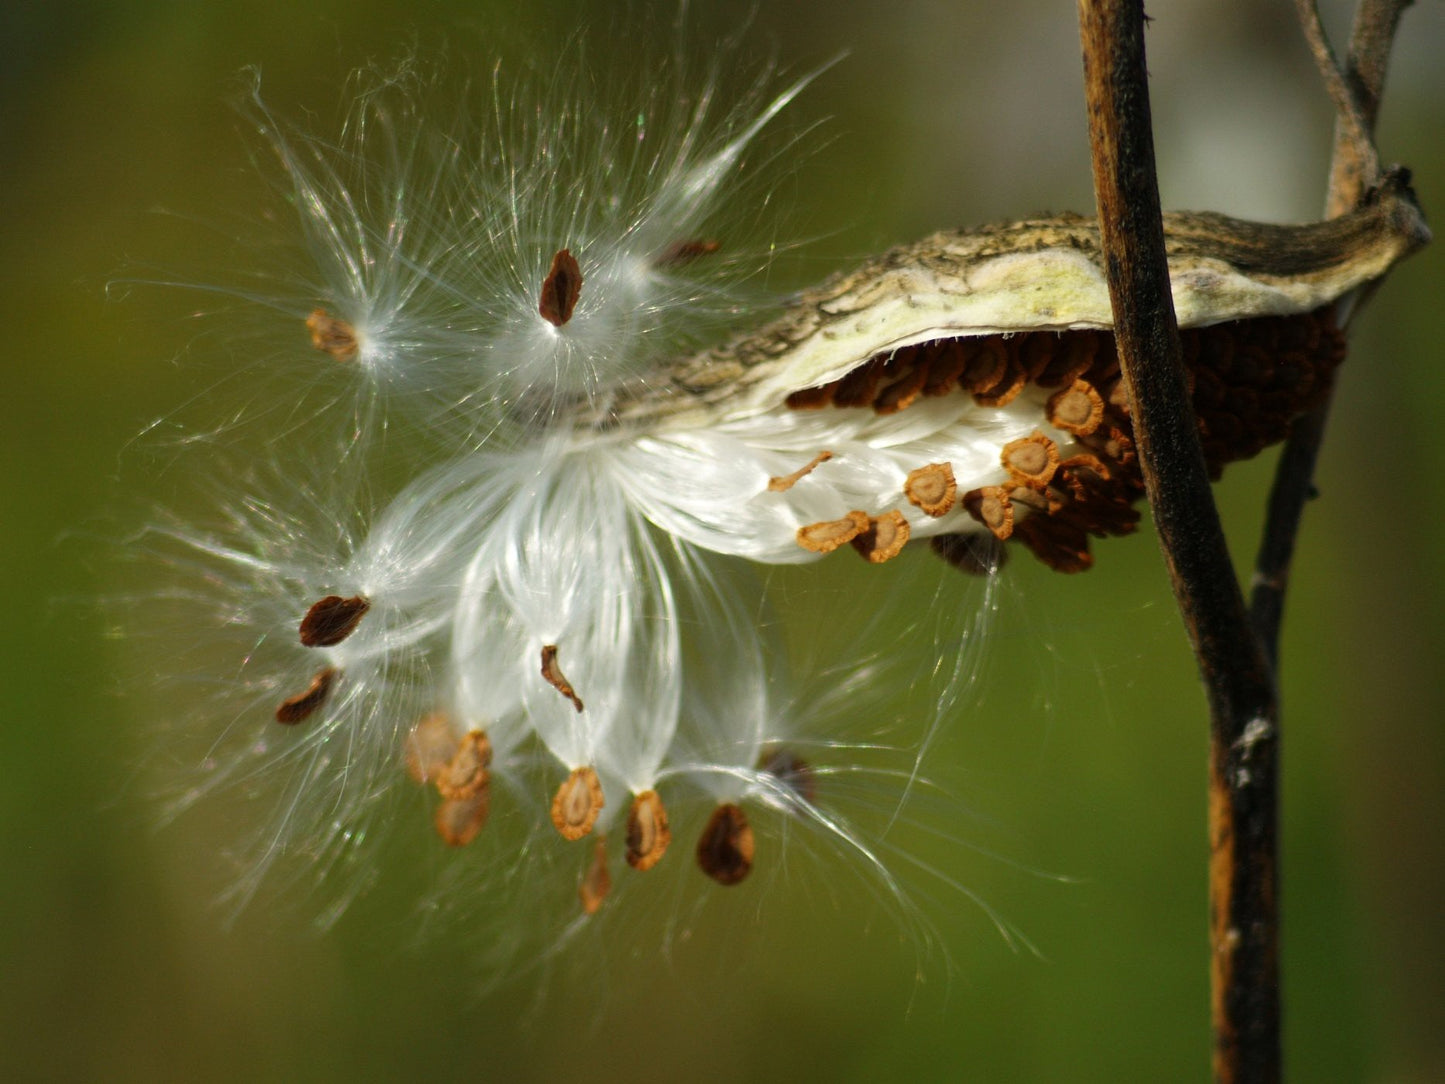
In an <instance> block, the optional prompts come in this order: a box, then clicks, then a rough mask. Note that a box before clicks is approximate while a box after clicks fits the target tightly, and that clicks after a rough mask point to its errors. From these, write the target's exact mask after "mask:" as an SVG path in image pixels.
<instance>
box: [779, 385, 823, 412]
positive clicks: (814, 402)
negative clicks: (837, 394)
mask: <svg viewBox="0 0 1445 1084" xmlns="http://www.w3.org/2000/svg"><path fill="white" fill-rule="evenodd" d="M833 390H834V385H832V384H823V385H821V386H820V387H816V388H801V389H799V390H798V391H795V392H793V393H792V394H791V395H789V396H788V398H787V399H786V400H784V402H785V403H786V405H787V407H788V409H789V410H822V409H823V408H824V407H826V406H828V405H830V404H831V403H832V402H833Z"/></svg>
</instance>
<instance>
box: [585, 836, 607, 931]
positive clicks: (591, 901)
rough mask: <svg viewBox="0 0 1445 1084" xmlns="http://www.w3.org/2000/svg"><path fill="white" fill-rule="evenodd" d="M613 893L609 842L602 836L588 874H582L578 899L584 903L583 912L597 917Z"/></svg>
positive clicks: (594, 847) (593, 850)
mask: <svg viewBox="0 0 1445 1084" xmlns="http://www.w3.org/2000/svg"><path fill="white" fill-rule="evenodd" d="M611 892H612V874H610V873H608V872H607V841H606V840H604V839H603V838H602V837H601V836H598V837H597V843H596V844H595V845H594V846H593V848H592V861H591V862H590V863H589V864H588V866H587V872H585V873H584V874H582V883H581V884H579V885H578V886H577V898H578V899H580V900H581V901H582V910H583V911H585V912H586V913H587V914H589V915H595V914H596V913H597V912H598V910H599V909H601V907H602V905H603V904H604V903H606V902H607V897H608V896H609V895H610V894H611Z"/></svg>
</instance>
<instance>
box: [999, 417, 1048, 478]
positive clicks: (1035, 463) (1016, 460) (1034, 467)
mask: <svg viewBox="0 0 1445 1084" xmlns="http://www.w3.org/2000/svg"><path fill="white" fill-rule="evenodd" d="M999 458H1000V460H1002V462H1003V465H1004V469H1005V470H1007V471H1008V472H1009V473H1010V474H1012V475H1013V476H1014V477H1015V478H1017V479H1018V480H1019V481H1021V482H1027V483H1029V484H1031V485H1040V486H1041V485H1047V484H1048V482H1049V479H1051V478H1052V477H1053V476H1054V471H1056V470H1058V469H1059V448H1058V445H1056V444H1055V443H1054V442H1053V441H1051V440H1050V439H1049V438H1048V437H1046V436H1044V435H1043V434H1042V433H1040V432H1038V431H1037V430H1035V431H1034V432H1033V434H1032V435H1030V436H1027V437H1020V438H1019V439H1018V440H1011V441H1009V442H1008V443H1007V444H1005V445H1004V446H1003V451H1002V452H1001V453H1000V455H999Z"/></svg>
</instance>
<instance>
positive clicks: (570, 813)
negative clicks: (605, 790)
mask: <svg viewBox="0 0 1445 1084" xmlns="http://www.w3.org/2000/svg"><path fill="white" fill-rule="evenodd" d="M604 804H605V803H604V801H603V797H602V782H601V781H600V780H599V779H598V778H597V772H596V771H594V770H593V769H592V768H574V769H573V771H572V774H571V775H569V776H568V777H567V778H566V779H565V780H564V781H563V783H562V785H561V786H560V787H558V788H557V793H556V795H554V796H553V798H552V826H553V827H554V828H556V829H557V831H558V832H560V833H561V834H562V838H563V839H581V838H582V837H583V836H585V835H586V834H587V833H588V832H590V831H592V826H593V825H594V824H596V823H597V816H598V814H600V813H601V812H602V806H603V805H604Z"/></svg>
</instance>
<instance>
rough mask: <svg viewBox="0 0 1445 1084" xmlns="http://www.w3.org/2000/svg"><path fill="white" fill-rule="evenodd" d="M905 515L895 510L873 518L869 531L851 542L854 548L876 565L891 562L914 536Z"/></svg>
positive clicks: (869, 521) (856, 536)
mask: <svg viewBox="0 0 1445 1084" xmlns="http://www.w3.org/2000/svg"><path fill="white" fill-rule="evenodd" d="M912 533H913V532H912V529H911V528H910V527H909V526H908V521H907V520H906V519H904V518H903V513H902V512H900V511H898V509H896V508H894V509H892V510H891V511H888V512H884V513H883V514H882V515H881V516H871V517H869V520H868V529H867V530H866V531H862V532H860V533H859V534H857V535H855V536H854V537H853V538H851V539H850V540H849V541H850V542H851V543H852V545H853V548H854V549H855V550H857V551H858V552H859V553H860V554H862V555H863V556H864V557H866V558H867V559H868V561H869V562H871V563H872V564H875V565H881V564H882V563H883V562H884V561H891V560H892V559H893V558H895V557H897V556H898V555H899V554H900V553H902V552H903V547H904V546H906V545H908V538H909V536H910V535H911V534H912Z"/></svg>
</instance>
